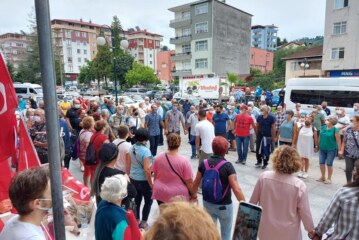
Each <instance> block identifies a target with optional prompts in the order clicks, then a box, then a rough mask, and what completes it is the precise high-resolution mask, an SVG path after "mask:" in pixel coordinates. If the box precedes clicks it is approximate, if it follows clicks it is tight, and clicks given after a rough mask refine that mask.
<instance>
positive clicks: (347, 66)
mask: <svg viewBox="0 0 359 240" xmlns="http://www.w3.org/2000/svg"><path fill="white" fill-rule="evenodd" d="M326 3H327V4H326V13H325V30H324V48H323V64H322V69H323V71H325V74H326V76H328V77H349V76H359V31H358V22H359V1H357V0H327V2H326Z"/></svg>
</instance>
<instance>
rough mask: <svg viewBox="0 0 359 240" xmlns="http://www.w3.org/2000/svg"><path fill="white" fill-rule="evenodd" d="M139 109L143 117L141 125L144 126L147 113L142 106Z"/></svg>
mask: <svg viewBox="0 0 359 240" xmlns="http://www.w3.org/2000/svg"><path fill="white" fill-rule="evenodd" d="M137 111H138V116H139V117H140V119H141V122H140V125H141V127H143V126H144V125H145V117H146V113H145V111H144V110H143V109H142V108H140V107H139V108H138V109H137Z"/></svg>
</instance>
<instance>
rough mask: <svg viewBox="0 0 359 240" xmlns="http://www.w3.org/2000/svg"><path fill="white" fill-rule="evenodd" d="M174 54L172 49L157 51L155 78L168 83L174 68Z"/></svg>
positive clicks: (170, 80)
mask: <svg viewBox="0 0 359 240" xmlns="http://www.w3.org/2000/svg"><path fill="white" fill-rule="evenodd" d="M175 54H176V52H175V51H174V50H171V51H160V52H159V53H157V78H158V79H159V80H160V81H161V82H162V83H170V82H172V80H173V77H172V71H173V69H174V68H175V62H174V61H173V60H172V57H173V56H175Z"/></svg>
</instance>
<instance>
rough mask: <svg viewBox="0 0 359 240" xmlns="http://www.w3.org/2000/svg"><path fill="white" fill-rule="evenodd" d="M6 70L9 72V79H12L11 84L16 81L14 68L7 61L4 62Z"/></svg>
mask: <svg viewBox="0 0 359 240" xmlns="http://www.w3.org/2000/svg"><path fill="white" fill-rule="evenodd" d="M6 68H7V70H8V71H9V74H10V77H11V79H12V81H13V82H16V81H17V77H16V72H15V68H14V65H13V64H12V63H10V62H9V61H7V62H6Z"/></svg>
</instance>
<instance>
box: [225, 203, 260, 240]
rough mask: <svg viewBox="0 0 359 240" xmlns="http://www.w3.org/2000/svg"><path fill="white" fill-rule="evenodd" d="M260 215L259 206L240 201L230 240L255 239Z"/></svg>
mask: <svg viewBox="0 0 359 240" xmlns="http://www.w3.org/2000/svg"><path fill="white" fill-rule="evenodd" d="M261 216H262V208H261V207H260V206H257V205H254V204H250V203H247V202H243V201H241V202H240V203H239V208H238V213H237V219H236V222H235V226H234V232H233V238H232V240H257V235H258V228H259V223H260V220H261Z"/></svg>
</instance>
